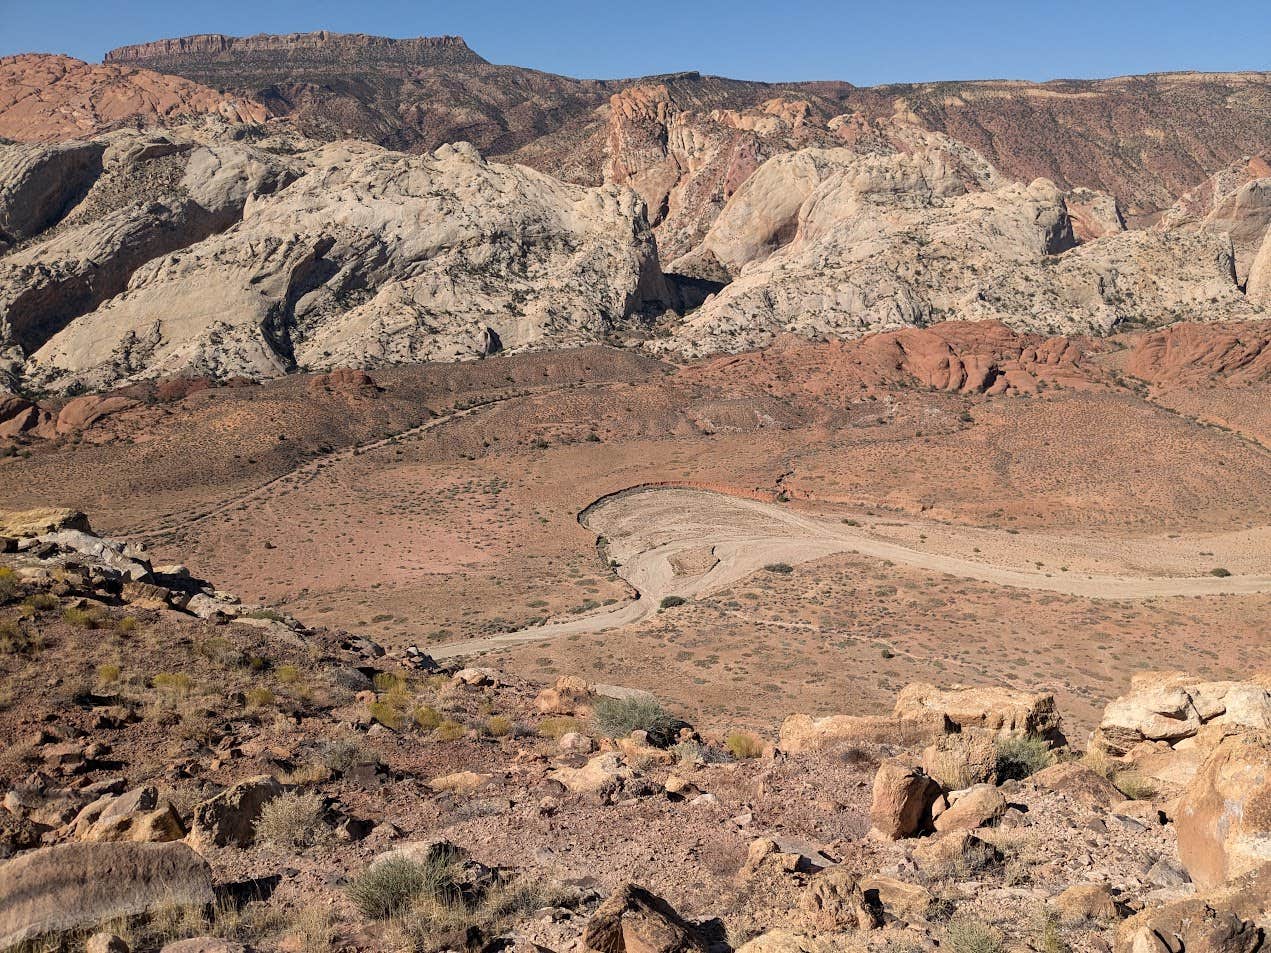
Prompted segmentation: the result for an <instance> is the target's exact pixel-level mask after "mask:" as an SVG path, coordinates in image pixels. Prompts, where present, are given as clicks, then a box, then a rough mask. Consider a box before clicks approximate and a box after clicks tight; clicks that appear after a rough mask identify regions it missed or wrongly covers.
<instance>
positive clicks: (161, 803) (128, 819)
mask: <svg viewBox="0 0 1271 953" xmlns="http://www.w3.org/2000/svg"><path fill="white" fill-rule="evenodd" d="M71 834H72V836H74V837H75V838H76V839H78V840H86V841H141V842H162V841H172V840H180V839H181V838H182V837H184V836H185V834H186V831H185V826H184V825H183V824H182V823H181V816H180V815H179V814H178V813H177V811H176V808H175V807H173V805H172V802H171V801H169V800H167V799H166V798H160V796H159V792H158V790H157V789H156V788H154V787H153V786H151V785H146V786H144V787H139V788H134V789H133V790H131V791H127V792H125V793H124V794H119V795H110V794H108V795H104V796H103V797H101V798H98V799H97V800H96V801H94V802H93V803H92V804H89V805H88V806H87V807H85V808H84V809H83V810H82V811H80V812H79V814H78V815H76V817H75V820H74V821H72V822H71Z"/></svg>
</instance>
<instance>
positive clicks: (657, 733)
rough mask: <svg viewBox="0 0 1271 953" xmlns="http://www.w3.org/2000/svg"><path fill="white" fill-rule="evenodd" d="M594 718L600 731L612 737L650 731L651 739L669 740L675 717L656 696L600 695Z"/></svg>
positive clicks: (660, 741) (666, 741) (663, 742)
mask: <svg viewBox="0 0 1271 953" xmlns="http://www.w3.org/2000/svg"><path fill="white" fill-rule="evenodd" d="M592 717H593V718H594V719H595V721H596V727H597V728H598V729H599V730H600V733H601V734H603V735H605V736H606V737H608V738H625V737H626V736H627V735H629V734H631V732H633V731H647V732H648V733H649V740H651V741H654V742H655V743H662V744H666V743H669V742H670V740H671V738H670V736H671V732H672V730H673V729H674V726H675V719H674V718H672V717H671V714H670V713H669V712H668V711H667V710H666V709H665V708H663V707H662V703H661V702H660V701H658V700H657V699H656V698H651V697H647V696H638V695H637V696H632V697H630V698H599V699H597V700H596V705H595V708H594V709H593V714H592Z"/></svg>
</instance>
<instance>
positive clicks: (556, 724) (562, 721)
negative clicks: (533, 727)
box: [538, 716, 582, 738]
mask: <svg viewBox="0 0 1271 953" xmlns="http://www.w3.org/2000/svg"><path fill="white" fill-rule="evenodd" d="M581 729H582V723H581V722H580V721H579V720H578V719H577V718H571V717H569V716H563V717H559V718H555V717H554V718H544V719H543V720H542V721H540V722H539V723H538V733H539V735H541V736H542V737H544V738H559V737H560V736H561V735H567V734H569V733H570V732H571V731H579V730H581Z"/></svg>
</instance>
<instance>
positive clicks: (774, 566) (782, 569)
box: [763, 563, 794, 576]
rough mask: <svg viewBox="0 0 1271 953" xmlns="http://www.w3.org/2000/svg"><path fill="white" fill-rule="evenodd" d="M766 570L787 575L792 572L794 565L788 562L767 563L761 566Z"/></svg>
mask: <svg viewBox="0 0 1271 953" xmlns="http://www.w3.org/2000/svg"><path fill="white" fill-rule="evenodd" d="M763 568H764V569H765V570H766V571H767V572H775V573H777V574H778V575H782V576H788V575H789V574H790V573H792V572H794V567H793V566H791V565H790V564H789V563H769V564H768V565H766V566H764V567H763Z"/></svg>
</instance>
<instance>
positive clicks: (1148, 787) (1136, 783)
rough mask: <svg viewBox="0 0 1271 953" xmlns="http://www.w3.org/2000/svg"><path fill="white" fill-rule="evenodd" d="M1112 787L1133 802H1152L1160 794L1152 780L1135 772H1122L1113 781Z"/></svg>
mask: <svg viewBox="0 0 1271 953" xmlns="http://www.w3.org/2000/svg"><path fill="white" fill-rule="evenodd" d="M1112 785H1113V787H1115V788H1116V789H1117V790H1118V791H1120V792H1121V793H1122V794H1124V795H1125V796H1126V797H1128V798H1129V799H1130V800H1131V801H1150V800H1152V798H1154V797H1156V795H1157V793H1158V792H1157V788H1156V785H1155V784H1153V783H1152V781H1151V780H1149V779H1148V778H1145V777H1143V775H1141V774H1137V773H1135V772H1134V771H1122V772H1121V773H1120V774H1118V775H1117V776H1116V777H1114V778H1113V779H1112Z"/></svg>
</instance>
